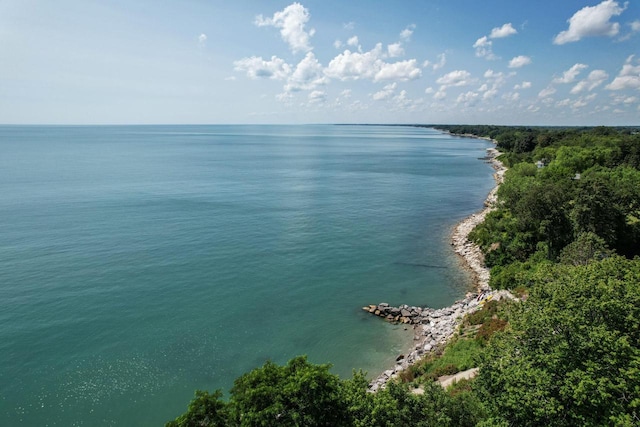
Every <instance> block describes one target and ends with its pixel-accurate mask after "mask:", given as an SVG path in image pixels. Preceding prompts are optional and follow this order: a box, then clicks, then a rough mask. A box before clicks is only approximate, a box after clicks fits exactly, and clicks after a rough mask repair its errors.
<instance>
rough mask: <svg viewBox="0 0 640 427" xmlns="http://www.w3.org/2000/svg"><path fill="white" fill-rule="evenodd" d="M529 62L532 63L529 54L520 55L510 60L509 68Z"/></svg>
mask: <svg viewBox="0 0 640 427" xmlns="http://www.w3.org/2000/svg"><path fill="white" fill-rule="evenodd" d="M529 64H531V58H529V57H528V56H524V55H520V56H516V57H515V58H513V59H511V61H509V68H520V67H524V66H525V65H529Z"/></svg>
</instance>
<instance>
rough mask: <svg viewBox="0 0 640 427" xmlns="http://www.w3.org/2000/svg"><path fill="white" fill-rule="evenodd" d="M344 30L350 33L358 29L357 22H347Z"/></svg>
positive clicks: (343, 26) (343, 25)
mask: <svg viewBox="0 0 640 427" xmlns="http://www.w3.org/2000/svg"><path fill="white" fill-rule="evenodd" d="M342 28H344V29H345V30H348V31H353V29H354V28H356V24H355V22H345V23H344V24H342Z"/></svg>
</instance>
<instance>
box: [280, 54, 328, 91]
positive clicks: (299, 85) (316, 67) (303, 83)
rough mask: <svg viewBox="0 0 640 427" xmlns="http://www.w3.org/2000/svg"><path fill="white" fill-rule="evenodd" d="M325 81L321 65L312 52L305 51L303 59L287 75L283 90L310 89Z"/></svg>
mask: <svg viewBox="0 0 640 427" xmlns="http://www.w3.org/2000/svg"><path fill="white" fill-rule="evenodd" d="M326 83H327V78H326V77H325V76H324V74H323V67H322V65H321V64H320V63H319V62H318V60H317V59H316V57H315V55H314V54H313V52H307V54H306V55H305V57H304V59H303V60H302V61H300V62H299V63H298V65H297V66H296V69H295V70H294V72H293V73H292V74H291V76H289V79H288V81H287V84H286V86H285V91H287V92H296V91H300V90H312V89H315V88H316V87H318V86H320V85H324V84H326Z"/></svg>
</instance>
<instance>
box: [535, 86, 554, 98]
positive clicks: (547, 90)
mask: <svg viewBox="0 0 640 427" xmlns="http://www.w3.org/2000/svg"><path fill="white" fill-rule="evenodd" d="M554 93H556V88H554V87H553V86H547V87H546V88H544V89H542V90H541V91H540V92H539V93H538V97H540V98H548V97H550V96H551V95H553V94H554Z"/></svg>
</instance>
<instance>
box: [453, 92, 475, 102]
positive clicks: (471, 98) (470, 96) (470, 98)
mask: <svg viewBox="0 0 640 427" xmlns="http://www.w3.org/2000/svg"><path fill="white" fill-rule="evenodd" d="M478 97H479V95H478V93H476V92H472V91H469V92H466V93H461V94H460V95H458V98H457V99H456V103H458V104H465V105H466V106H470V105H473V104H475V103H476V102H477V101H478Z"/></svg>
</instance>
